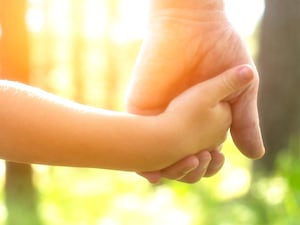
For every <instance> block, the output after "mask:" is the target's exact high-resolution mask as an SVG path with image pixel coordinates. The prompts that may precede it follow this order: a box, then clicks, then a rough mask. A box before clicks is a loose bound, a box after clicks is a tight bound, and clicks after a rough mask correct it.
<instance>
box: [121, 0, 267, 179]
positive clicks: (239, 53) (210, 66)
mask: <svg viewBox="0 0 300 225" xmlns="http://www.w3.org/2000/svg"><path fill="white" fill-rule="evenodd" d="M161 2H164V3H161ZM173 3H177V4H173ZM149 23H150V24H149V30H148V31H149V32H148V34H147V36H146V38H145V40H144V43H143V46H142V49H141V51H140V55H139V58H138V61H137V64H136V66H135V70H134V78H133V79H132V85H131V89H130V92H129V96H128V101H127V108H128V110H129V111H130V112H132V113H137V114H158V113H160V112H162V111H163V110H164V109H165V108H166V106H167V105H168V104H169V102H170V101H171V100H172V99H173V98H174V97H175V96H177V95H178V94H179V93H181V92H182V91H184V90H185V89H187V88H188V87H190V86H192V85H194V84H196V83H198V82H201V81H204V80H207V79H209V78H211V77H213V76H216V75H217V74H220V73H222V72H223V71H225V70H227V69H229V68H231V67H234V66H237V65H240V64H252V65H253V62H252V59H251V57H250V56H249V53H248V51H247V49H246V46H245V44H244V43H243V41H242V40H241V38H240V36H239V35H238V34H237V33H236V31H235V30H234V28H233V27H232V26H231V24H230V22H229V21H228V20H227V18H226V14H225V11H224V6H223V4H222V1H218V0H216V1H214V0H202V1H201V0H185V1H182V0H173V1H172V0H168V1H167V0H166V1H161V0H152V11H151V17H150V21H149ZM253 67H254V65H253ZM254 68H255V67H254ZM258 86H259V77H258V73H257V71H256V74H255V79H254V82H253V83H252V85H251V86H250V87H249V88H248V89H247V90H245V91H243V92H241V93H239V94H238V95H235V96H231V97H230V98H229V99H228V101H230V102H231V104H232V113H233V123H232V127H231V135H232V138H233V140H234V143H235V144H236V146H237V147H238V148H239V150H240V151H241V152H242V153H243V154H244V155H245V156H247V157H249V158H253V159H256V158H260V157H262V156H263V154H264V146H263V141H262V137H261V133H260V128H259V120H258V113H257V92H258ZM223 162H224V157H223V155H222V154H221V152H220V151H218V150H217V149H208V150H207V151H206V152H205V151H204V152H201V153H199V154H198V155H195V156H191V157H188V158H186V159H183V160H182V161H180V162H178V163H176V164H174V165H173V166H171V167H169V168H166V169H165V170H162V171H155V172H151V173H142V175H143V176H145V177H146V178H147V179H149V180H150V181H151V182H157V181H159V180H160V178H161V177H166V178H169V179H179V180H181V181H183V182H189V183H190V182H195V181H197V180H199V179H200V178H201V177H202V176H210V175H213V174H215V173H216V172H217V171H218V170H219V169H220V168H221V167H222V164H223Z"/></svg>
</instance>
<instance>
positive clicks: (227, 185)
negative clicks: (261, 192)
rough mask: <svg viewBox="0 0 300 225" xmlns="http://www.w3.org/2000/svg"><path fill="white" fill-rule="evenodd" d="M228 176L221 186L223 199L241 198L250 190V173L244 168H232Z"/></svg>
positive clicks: (220, 192)
mask: <svg viewBox="0 0 300 225" xmlns="http://www.w3.org/2000/svg"><path fill="white" fill-rule="evenodd" d="M227 172H228V173H227V175H226V176H225V177H224V179H222V181H221V182H220V186H219V189H218V190H219V195H220V196H221V197H222V198H223V199H229V198H233V197H237V196H241V195H243V194H245V193H247V191H248V190H249V186H250V178H251V175H250V172H249V170H247V169H244V168H231V171H229V170H228V171H227Z"/></svg>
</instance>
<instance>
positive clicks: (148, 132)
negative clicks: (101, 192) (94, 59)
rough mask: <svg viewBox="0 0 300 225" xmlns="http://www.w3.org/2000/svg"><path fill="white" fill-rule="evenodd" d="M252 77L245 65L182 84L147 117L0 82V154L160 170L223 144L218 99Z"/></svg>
mask: <svg viewBox="0 0 300 225" xmlns="http://www.w3.org/2000/svg"><path fill="white" fill-rule="evenodd" d="M245 70H246V72H245ZM242 71H244V72H242ZM252 80H253V72H252V70H251V69H250V68H249V67H247V66H242V67H238V68H235V69H232V70H229V71H227V72H225V73H223V74H221V75H220V76H219V77H217V78H214V79H211V80H208V81H206V82H203V83H201V84H199V85H196V86H195V87H192V88H190V89H188V90H187V91H185V92H184V93H183V94H181V95H179V96H178V97H177V98H175V99H174V100H173V101H172V102H171V103H170V104H169V105H168V107H167V108H166V110H165V111H164V112H162V113H160V114H159V115H155V116H140V115H133V114H128V113H119V112H113V111H107V110H102V109H98V108H94V107H89V106H85V105H80V104H77V103H75V102H72V101H69V100H66V99H63V98H60V97H58V96H55V95H52V94H49V93H47V92H44V91H42V90H40V89H37V88H33V87H30V86H27V85H23V84H19V83H15V82H10V81H0V105H1V108H0V124H1V128H0V157H1V158H2V159H5V160H8V161H15V162H21V163H38V164H48V165H59V166H75V167H92V168H104V169H115V170H126V171H153V170H162V169H163V168H166V167H169V166H170V165H172V164H174V163H175V162H177V161H178V160H180V159H181V158H184V157H187V156H189V155H194V154H197V152H198V151H199V149H208V148H214V146H216V145H220V144H221V143H223V142H224V140H225V138H226V134H227V131H228V129H229V127H230V125H231V122H232V117H231V109H230V105H229V103H228V102H226V101H224V100H225V99H226V98H227V97H228V96H229V95H231V94H232V93H236V92H238V91H240V90H242V89H245V88H247V87H248V86H249V85H250V83H251V82H252ZM212 87H215V88H212ZM204 93H205V94H209V98H207V97H204V96H205V95H204Z"/></svg>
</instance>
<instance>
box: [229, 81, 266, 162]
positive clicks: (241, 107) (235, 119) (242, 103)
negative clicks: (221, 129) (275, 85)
mask: <svg viewBox="0 0 300 225" xmlns="http://www.w3.org/2000/svg"><path fill="white" fill-rule="evenodd" d="M258 86H259V85H258V78H257V81H256V82H255V83H253V84H252V85H251V87H250V88H248V89H247V91H245V92H244V93H242V94H241V95H240V96H239V97H238V100H237V101H236V102H235V103H234V104H232V115H233V116H232V126H231V136H232V139H233V141H234V143H235V145H236V146H237V147H238V149H239V150H240V151H241V152H242V153H243V154H244V155H246V156H247V157H249V158H253V159H258V158H261V157H262V156H263V155H264V153H265V148H264V143H263V138H262V135H261V131H260V126H259V117H258V110H257V92H258V91H257V89H258Z"/></svg>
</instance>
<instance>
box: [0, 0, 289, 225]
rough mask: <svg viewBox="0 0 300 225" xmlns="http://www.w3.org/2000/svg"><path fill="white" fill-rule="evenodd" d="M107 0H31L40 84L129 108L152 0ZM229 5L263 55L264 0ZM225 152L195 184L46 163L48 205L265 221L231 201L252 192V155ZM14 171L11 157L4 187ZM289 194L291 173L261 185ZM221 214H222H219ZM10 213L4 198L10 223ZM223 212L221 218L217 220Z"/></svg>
mask: <svg viewBox="0 0 300 225" xmlns="http://www.w3.org/2000/svg"><path fill="white" fill-rule="evenodd" d="M107 2H109V1H104V0H78V1H74V0H51V1H50V0H28V12H27V18H26V21H27V25H28V29H29V31H30V35H31V36H30V37H31V60H32V61H31V64H32V79H31V80H32V81H31V82H32V84H33V85H36V86H39V87H42V88H44V89H46V90H48V91H51V92H54V93H56V94H58V95H61V96H64V97H67V98H70V99H74V100H76V101H79V102H83V103H86V104H90V105H94V106H100V107H107V108H112V109H116V110H122V109H123V105H124V103H123V101H124V98H123V96H124V94H125V91H126V85H127V83H128V81H129V78H130V73H131V71H132V67H133V64H134V61H135V59H136V56H137V53H138V50H139V47H140V44H141V40H142V38H143V36H144V34H145V29H146V24H147V16H148V10H149V2H148V1H146V0H120V1H119V4H118V5H117V7H116V6H114V5H113V3H112V4H111V5H107ZM112 2H114V1H112ZM225 2H226V11H227V13H228V17H229V18H230V20H231V21H232V23H233V24H234V26H235V27H236V29H237V30H238V32H239V33H240V34H241V35H242V36H243V37H244V38H245V39H246V41H247V42H248V43H249V46H250V47H251V51H252V52H253V54H255V49H256V45H255V43H256V42H255V37H254V34H255V32H256V29H257V26H258V23H259V21H260V19H261V17H262V15H263V12H264V1H263V0H226V1H225ZM112 74H117V76H116V75H112ZM108 96H109V97H108ZM225 151H226V154H228V155H229V157H228V158H227V161H226V164H225V166H224V168H223V169H222V171H221V173H220V174H218V175H217V176H215V177H214V178H211V179H207V180H204V181H202V182H200V183H199V184H196V185H192V186H190V185H185V184H178V183H175V182H168V183H164V184H161V185H157V186H151V185H149V184H148V183H147V182H146V181H145V180H143V179H142V178H141V177H139V176H137V175H135V174H132V173H121V172H116V171H103V170H94V169H74V168H57V167H48V166H37V165H36V166H34V169H35V175H34V181H35V184H36V186H37V188H38V192H39V194H40V205H39V207H40V208H39V210H40V213H41V215H42V218H43V220H44V223H45V224H49V225H50V224H72V225H77V224H78V225H84V224H89V225H91V224H95V225H121V224H131V225H134V224H136V225H141V224H143V225H192V224H194V225H200V224H205V225H209V224H212V225H216V224H218V225H232V224H250V223H247V222H245V221H255V217H256V212H255V211H252V210H251V209H250V208H247V207H246V206H245V205H243V204H239V203H238V202H235V203H230V201H232V200H235V199H239V198H241V197H243V196H244V195H245V194H246V193H248V191H249V189H250V183H251V174H250V168H251V162H250V161H249V160H247V159H245V158H244V157H243V156H241V154H236V153H237V150H236V149H235V147H234V145H233V143H232V141H231V140H228V142H227V143H226V145H225ZM4 174H5V167H4V164H1V167H0V177H1V181H2V184H3V182H4ZM286 191H287V190H286V183H285V182H284V180H282V179H281V178H274V179H273V180H269V181H268V182H261V183H260V184H259V185H258V186H257V193H259V195H260V198H261V199H263V200H264V201H266V202H268V204H270V205H276V204H278V203H280V202H281V201H282V200H283V196H284V194H285V193H286ZM228 204H231V206H232V208H230V209H229V205H228ZM216 211H217V213H218V214H219V215H214V213H215V212H216ZM226 214H227V217H226ZM5 217H6V211H5V207H4V203H3V201H2V203H1V202H0V224H4V220H5ZM214 217H216V218H215V220H213V219H212V218H214ZM217 218H220V222H219V223H213V222H211V223H209V222H208V221H210V220H211V221H216V220H217Z"/></svg>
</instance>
